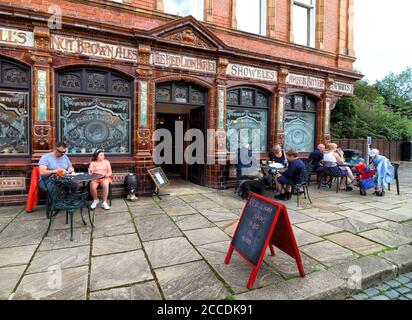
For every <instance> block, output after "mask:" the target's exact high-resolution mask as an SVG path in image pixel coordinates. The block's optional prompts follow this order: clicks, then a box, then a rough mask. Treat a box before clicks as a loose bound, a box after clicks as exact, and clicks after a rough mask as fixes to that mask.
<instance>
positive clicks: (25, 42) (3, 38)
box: [0, 27, 34, 47]
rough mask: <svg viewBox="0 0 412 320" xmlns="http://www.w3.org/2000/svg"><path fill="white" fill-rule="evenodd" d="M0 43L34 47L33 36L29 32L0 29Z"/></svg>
mask: <svg viewBox="0 0 412 320" xmlns="http://www.w3.org/2000/svg"><path fill="white" fill-rule="evenodd" d="M0 43H4V44H10V45H13V46H25V47H34V34H33V32H30V31H24V30H18V29H9V28H1V27H0Z"/></svg>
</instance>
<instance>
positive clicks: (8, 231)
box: [0, 219, 48, 248]
mask: <svg viewBox="0 0 412 320" xmlns="http://www.w3.org/2000/svg"><path fill="white" fill-rule="evenodd" d="M47 224H48V221H47V220H46V219H44V220H33V221H18V222H11V223H10V224H9V225H8V226H7V227H6V228H5V229H4V230H3V231H2V232H1V233H0V248H7V247H21V246H27V245H38V244H39V243H40V241H41V239H42V238H43V235H44V233H45V232H46V230H47Z"/></svg>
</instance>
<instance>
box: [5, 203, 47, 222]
mask: <svg viewBox="0 0 412 320" xmlns="http://www.w3.org/2000/svg"><path fill="white" fill-rule="evenodd" d="M0 217H1V215H0ZM38 219H42V220H44V219H46V206H45V205H41V206H37V207H36V208H35V209H34V210H33V211H32V212H30V213H27V212H26V211H25V210H23V212H21V213H20V214H19V215H17V216H16V217H15V220H16V221H25V220H38Z"/></svg>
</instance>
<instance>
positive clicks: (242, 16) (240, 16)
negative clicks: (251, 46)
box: [236, 0, 266, 36]
mask: <svg viewBox="0 0 412 320" xmlns="http://www.w3.org/2000/svg"><path fill="white" fill-rule="evenodd" d="M236 20H237V28H238V29H239V30H242V31H246V32H251V33H255V34H260V35H262V36H265V35H266V0H236Z"/></svg>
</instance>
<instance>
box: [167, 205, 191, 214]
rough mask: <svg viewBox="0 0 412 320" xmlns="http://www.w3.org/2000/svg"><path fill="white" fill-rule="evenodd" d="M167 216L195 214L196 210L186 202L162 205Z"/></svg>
mask: <svg viewBox="0 0 412 320" xmlns="http://www.w3.org/2000/svg"><path fill="white" fill-rule="evenodd" d="M162 208H163V210H164V211H165V212H166V213H167V214H168V215H169V216H181V215H188V214H195V213H197V211H196V210H195V209H194V208H192V207H191V206H190V205H188V204H184V205H177V206H174V205H173V206H170V207H169V206H168V207H162Z"/></svg>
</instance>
